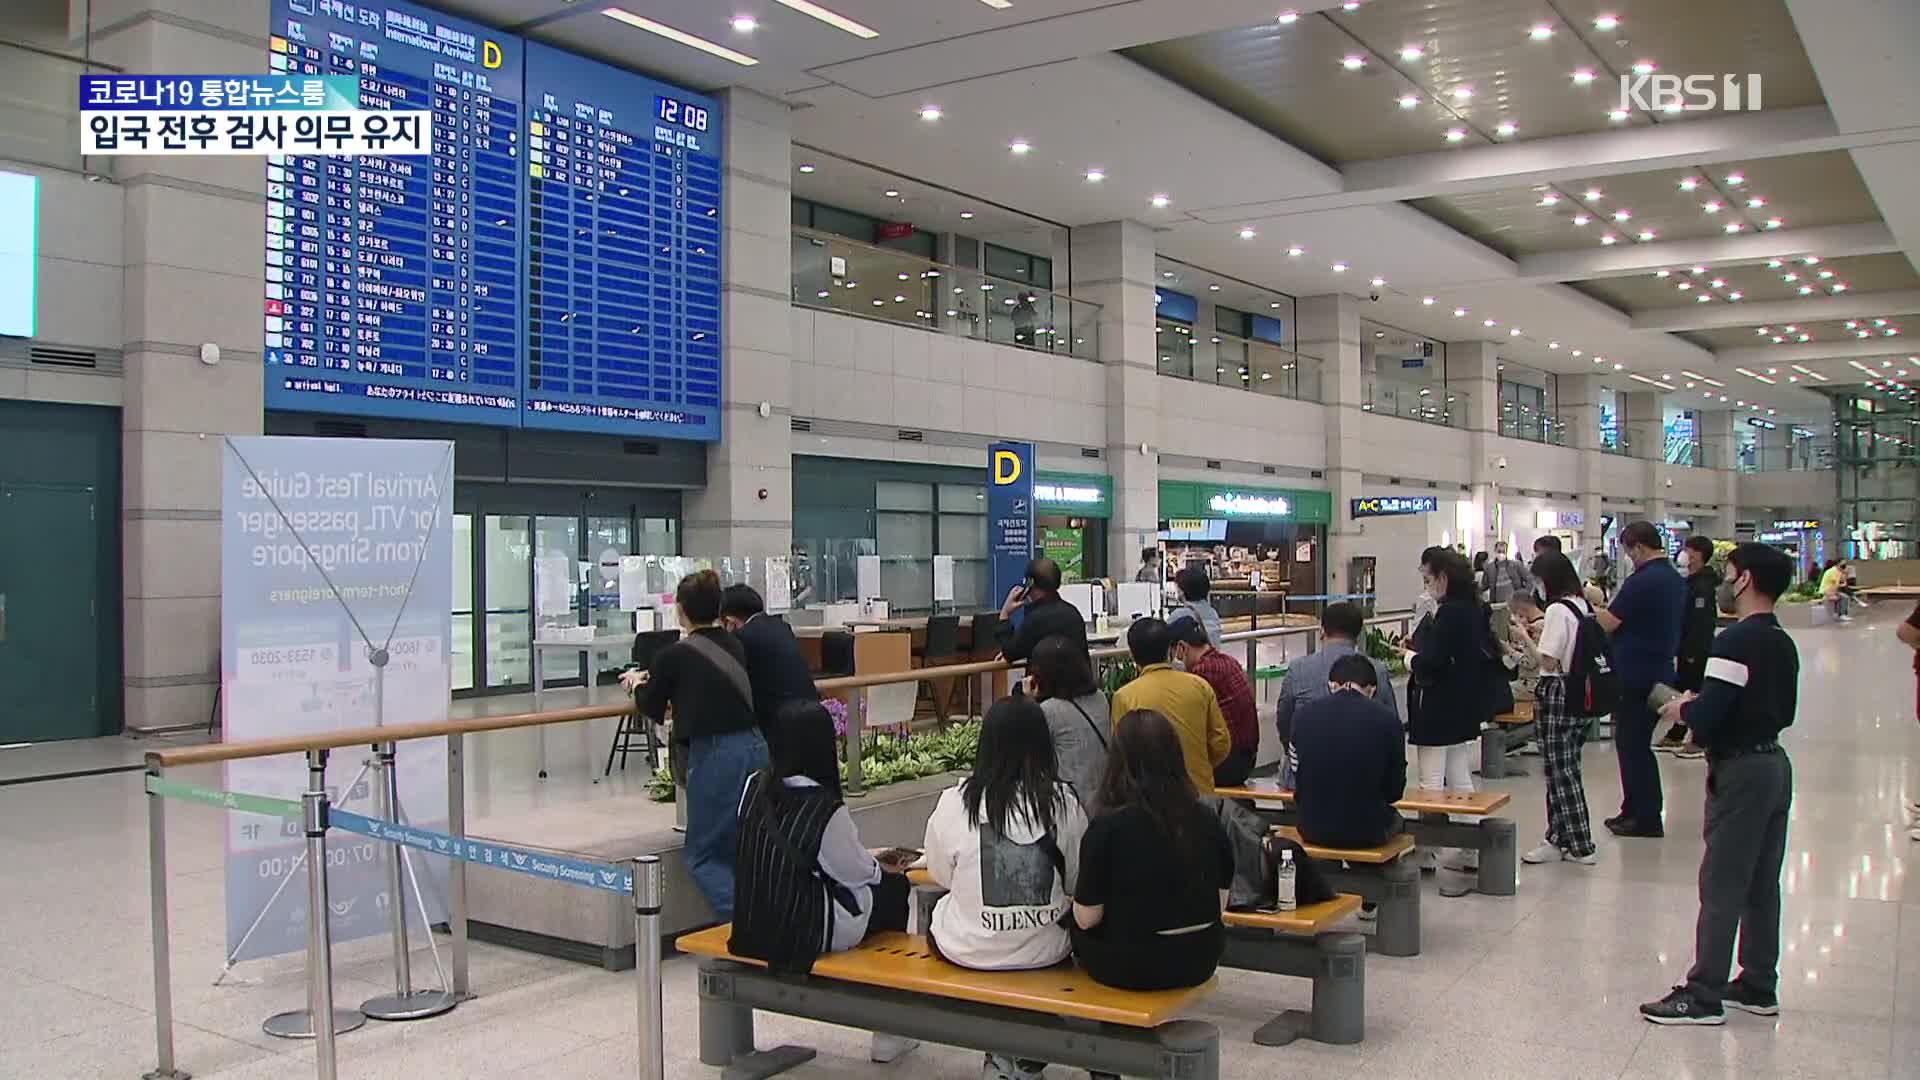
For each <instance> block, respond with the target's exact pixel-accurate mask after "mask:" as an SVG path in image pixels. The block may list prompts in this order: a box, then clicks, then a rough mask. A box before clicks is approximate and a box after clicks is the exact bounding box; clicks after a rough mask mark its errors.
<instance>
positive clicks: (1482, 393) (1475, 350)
mask: <svg viewBox="0 0 1920 1080" xmlns="http://www.w3.org/2000/svg"><path fill="white" fill-rule="evenodd" d="M1447 392H1448V393H1449V394H1453V395H1455V396H1456V397H1461V398H1464V401H1456V402H1455V403H1454V407H1455V408H1459V407H1460V406H1461V405H1462V404H1463V403H1464V405H1465V406H1466V410H1467V424H1466V426H1467V430H1468V431H1469V433H1470V436H1471V437H1470V440H1469V443H1468V445H1469V447H1470V449H1469V450H1468V453H1469V454H1470V455H1471V459H1470V460H1469V462H1468V465H1469V468H1468V470H1467V471H1468V476H1469V482H1470V483H1471V484H1472V486H1473V502H1474V505H1475V506H1477V507H1479V509H1480V520H1481V523H1482V525H1481V528H1482V530H1483V535H1481V536H1475V537H1463V538H1462V539H1464V540H1466V543H1467V550H1468V552H1474V551H1479V550H1481V549H1482V548H1486V549H1491V548H1492V547H1493V545H1494V543H1495V542H1496V541H1498V540H1499V539H1500V537H1501V536H1504V535H1505V534H1506V533H1507V532H1508V531H1511V530H1510V527H1509V526H1508V525H1507V523H1505V522H1503V521H1502V520H1501V516H1500V513H1499V506H1500V479H1501V476H1500V469H1499V467H1498V466H1497V465H1496V464H1495V462H1496V459H1497V458H1498V457H1499V456H1500V454H1499V449H1498V444H1497V443H1496V442H1495V439H1496V437H1497V436H1498V434H1499V431H1500V359H1499V357H1498V355H1496V352H1495V346H1494V343H1493V342H1491V341H1449V342H1447Z"/></svg>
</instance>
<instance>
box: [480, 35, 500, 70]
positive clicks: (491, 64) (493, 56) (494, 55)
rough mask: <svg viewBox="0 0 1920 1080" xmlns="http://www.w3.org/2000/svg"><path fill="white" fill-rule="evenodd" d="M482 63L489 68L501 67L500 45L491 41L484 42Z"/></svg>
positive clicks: (481, 47) (481, 50) (481, 55)
mask: <svg viewBox="0 0 1920 1080" xmlns="http://www.w3.org/2000/svg"><path fill="white" fill-rule="evenodd" d="M480 63H481V64H482V65H483V66H485V67H488V68H497V67H499V66H500V46H498V45H496V44H494V43H493V42H491V41H489V42H485V43H483V44H482V45H481V46H480Z"/></svg>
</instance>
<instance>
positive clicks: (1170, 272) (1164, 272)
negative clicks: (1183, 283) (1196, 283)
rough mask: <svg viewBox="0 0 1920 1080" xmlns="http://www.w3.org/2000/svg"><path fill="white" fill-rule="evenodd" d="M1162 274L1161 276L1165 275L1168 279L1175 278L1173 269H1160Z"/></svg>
mask: <svg viewBox="0 0 1920 1080" xmlns="http://www.w3.org/2000/svg"><path fill="white" fill-rule="evenodd" d="M1160 276H1161V277H1163V278H1166V279H1167V280H1168V281H1172V280H1173V271H1171V270H1162V271H1160Z"/></svg>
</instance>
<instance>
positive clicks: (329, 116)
mask: <svg viewBox="0 0 1920 1080" xmlns="http://www.w3.org/2000/svg"><path fill="white" fill-rule="evenodd" d="M80 119H81V123H80V152H81V153H82V154H86V155H108V154H206V155H227V156H233V155H251V154H303V155H321V156H336V155H375V156H380V155H402V156H405V155H422V154H431V153H432V152H433V114H432V113H431V112H428V111H425V110H409V111H406V112H393V111H387V110H381V109H353V110H337V111H331V112H245V113H209V112H100V111H86V112H82V113H81V114H80Z"/></svg>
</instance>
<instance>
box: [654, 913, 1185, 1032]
mask: <svg viewBox="0 0 1920 1080" xmlns="http://www.w3.org/2000/svg"><path fill="white" fill-rule="evenodd" d="M732 934H733V928H732V927H731V926H715V927H712V928H710V929H707V930H701V931H697V932H695V933H692V934H686V935H683V936H682V937H681V938H680V939H679V941H678V942H676V946H677V947H678V948H679V950H680V951H681V952H683V953H689V954H691V955H694V956H708V957H714V958H716V959H720V960H731V961H733V962H735V963H739V964H750V965H752V966H754V967H764V966H765V965H764V964H762V963H761V962H760V961H758V960H748V959H745V958H742V957H738V956H734V955H733V954H731V953H729V952H728V951H727V939H728V938H729V937H731V936H732ZM813 974H814V975H815V976H817V977H819V978H823V979H837V980H839V981H841V982H849V983H858V984H860V985H862V986H878V987H884V988H886V989H888V990H900V991H904V992H907V993H913V994H923V995H925V996H927V997H935V998H950V999H953V1000H957V1001H971V1002H975V1003H976V1004H981V1005H998V1006H1001V1007H1003V1008H1009V1009H1024V1010H1026V1011H1029V1012H1042V1013H1053V1014H1055V1015H1058V1016H1072V1017H1076V1018H1078V1019H1082V1020H1096V1021H1100V1022H1102V1023H1107V1024H1119V1025H1121V1026H1123V1027H1132V1028H1151V1027H1158V1026H1159V1025H1160V1024H1162V1023H1164V1022H1166V1021H1167V1020H1171V1019H1173V1018H1174V1017H1176V1016H1178V1015H1179V1014H1180V1013H1182V1012H1183V1011H1185V1010H1186V1009H1187V1007H1188V1006H1190V1005H1191V1004H1193V1003H1194V1002H1195V1001H1197V1000H1199V999H1200V998H1202V997H1205V996H1206V995H1207V994H1209V993H1211V992H1212V991H1213V989H1214V985H1215V984H1214V980H1212V979H1209V980H1207V982H1206V983H1204V984H1203V985H1200V986H1195V987H1189V988H1187V989H1183V990H1156V991H1138V990H1116V989H1114V988H1112V987H1109V986H1102V985H1100V984H1099V983H1097V982H1094V981H1093V979H1092V978H1090V977H1088V975H1087V973H1086V972H1084V971H1081V970H1080V969H1078V968H1075V967H1070V966H1067V965H1064V964H1063V965H1060V966H1057V967H1050V968H1042V969H1040V970H1038V971H974V970H971V969H969V968H963V967H956V966H954V965H953V964H949V963H947V962H946V961H945V960H941V959H939V958H938V957H935V956H934V955H933V952H932V950H930V949H928V948H927V939H926V938H923V937H920V936H918V935H911V934H900V933H894V932H892V931H882V932H879V933H875V934H872V935H869V936H868V938H867V940H865V941H863V942H861V943H860V944H859V945H858V946H857V947H855V948H853V949H850V950H848V951H846V952H839V953H824V954H822V955H821V957H820V959H819V960H818V961H816V962H815V963H814V965H813Z"/></svg>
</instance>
